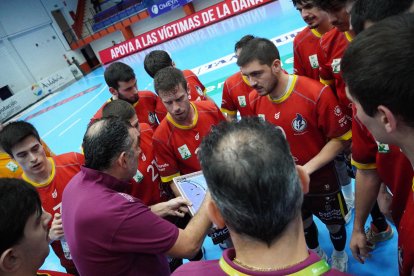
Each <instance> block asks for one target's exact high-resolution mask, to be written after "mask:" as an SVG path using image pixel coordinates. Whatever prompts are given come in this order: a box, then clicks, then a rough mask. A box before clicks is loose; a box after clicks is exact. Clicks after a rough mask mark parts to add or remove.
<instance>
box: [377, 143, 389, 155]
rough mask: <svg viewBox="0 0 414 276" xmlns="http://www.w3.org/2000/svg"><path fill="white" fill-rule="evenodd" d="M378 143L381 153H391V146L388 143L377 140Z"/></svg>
mask: <svg viewBox="0 0 414 276" xmlns="http://www.w3.org/2000/svg"><path fill="white" fill-rule="evenodd" d="M377 145H378V152H379V153H389V152H390V146H389V145H388V144H383V143H380V142H377Z"/></svg>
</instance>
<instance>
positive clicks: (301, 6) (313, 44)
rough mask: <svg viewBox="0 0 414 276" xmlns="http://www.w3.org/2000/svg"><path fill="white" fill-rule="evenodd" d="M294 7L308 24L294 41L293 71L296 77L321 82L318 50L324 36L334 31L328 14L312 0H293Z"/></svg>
mask: <svg viewBox="0 0 414 276" xmlns="http://www.w3.org/2000/svg"><path fill="white" fill-rule="evenodd" d="M292 2H293V5H294V6H295V7H296V9H297V10H298V11H299V12H300V15H301V16H302V18H303V20H304V21H305V23H306V24H308V26H307V27H305V29H303V30H302V31H301V32H300V33H298V34H297V36H296V37H295V39H294V40H293V57H294V62H293V70H294V73H295V74H296V75H299V76H306V77H309V78H312V79H315V80H319V62H318V55H317V52H318V48H319V44H320V40H321V37H322V35H324V34H325V33H326V32H328V31H329V30H331V29H332V25H331V24H330V23H329V18H328V14H327V13H326V12H325V11H323V10H321V9H319V8H317V7H315V5H314V4H313V1H312V0H293V1H292Z"/></svg>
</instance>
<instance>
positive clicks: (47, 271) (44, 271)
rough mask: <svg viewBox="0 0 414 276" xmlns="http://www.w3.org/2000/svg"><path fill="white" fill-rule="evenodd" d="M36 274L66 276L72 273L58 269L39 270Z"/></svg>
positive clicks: (38, 275) (41, 275)
mask: <svg viewBox="0 0 414 276" xmlns="http://www.w3.org/2000/svg"><path fill="white" fill-rule="evenodd" d="M36 275H37V276H68V275H72V274H67V273H64V272H59V271H51V270H39V271H37V273H36Z"/></svg>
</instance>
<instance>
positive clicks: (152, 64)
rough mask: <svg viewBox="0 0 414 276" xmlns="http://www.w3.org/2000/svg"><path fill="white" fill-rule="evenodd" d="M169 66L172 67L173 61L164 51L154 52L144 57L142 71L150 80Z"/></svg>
mask: <svg viewBox="0 0 414 276" xmlns="http://www.w3.org/2000/svg"><path fill="white" fill-rule="evenodd" d="M169 66H173V61H172V59H171V57H170V55H169V54H168V53H167V52H166V51H163V50H154V51H151V52H150V53H149V54H148V55H146V56H145V59H144V69H145V71H146V72H147V74H148V75H149V76H150V77H151V78H154V76H155V75H156V74H157V72H158V71H160V70H161V69H163V68H165V67H169Z"/></svg>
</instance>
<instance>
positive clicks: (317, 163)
mask: <svg viewBox="0 0 414 276" xmlns="http://www.w3.org/2000/svg"><path fill="white" fill-rule="evenodd" d="M350 138H351V131H349V132H347V133H346V134H344V135H343V136H341V137H339V138H334V139H331V140H329V141H328V143H326V145H325V146H324V147H323V148H322V149H321V151H320V152H319V153H318V154H317V155H316V156H315V157H313V158H312V159H311V160H309V161H308V162H307V163H306V164H305V165H304V166H303V168H304V169H305V171H306V172H307V173H308V174H309V175H311V174H312V173H314V172H315V171H317V170H319V169H320V168H322V167H323V166H325V165H327V164H328V163H329V162H331V161H333V160H334V159H335V157H336V156H337V155H338V154H340V153H341V152H343V151H344V150H346V149H349V147H350V145H351V140H350Z"/></svg>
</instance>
